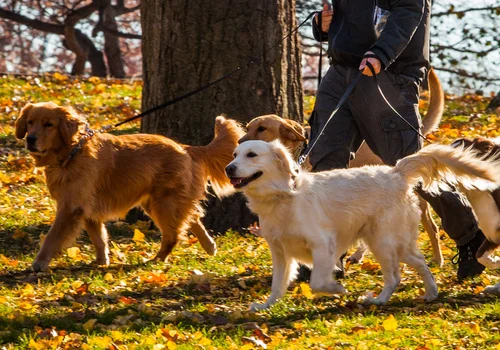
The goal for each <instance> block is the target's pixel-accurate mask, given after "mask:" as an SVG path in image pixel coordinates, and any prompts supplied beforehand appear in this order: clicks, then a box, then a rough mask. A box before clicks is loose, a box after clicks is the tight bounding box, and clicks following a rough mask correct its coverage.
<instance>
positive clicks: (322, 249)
mask: <svg viewBox="0 0 500 350" xmlns="http://www.w3.org/2000/svg"><path fill="white" fill-rule="evenodd" d="M334 252H335V246H333V242H330V245H328V244H325V245H322V246H317V247H315V248H314V249H313V250H312V257H313V265H314V266H313V270H312V273H311V282H310V285H311V289H312V291H313V292H314V293H321V294H338V293H345V292H346V290H345V288H344V287H343V286H342V285H341V284H340V283H338V282H337V281H335V280H334V279H333V270H334V268H335V262H336V261H338V258H336V257H335V255H334Z"/></svg>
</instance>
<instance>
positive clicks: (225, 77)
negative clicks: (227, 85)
mask: <svg viewBox="0 0 500 350" xmlns="http://www.w3.org/2000/svg"><path fill="white" fill-rule="evenodd" d="M316 13H318V11H314V12H311V13H310V14H309V15H308V16H307V18H306V19H305V20H303V21H302V22H301V23H300V24H299V25H298V26H297V27H295V28H294V29H293V30H292V31H290V32H289V33H288V34H287V35H285V36H284V37H283V38H282V39H281V40H279V41H278V42H277V43H275V44H274V45H273V46H271V47H270V48H269V49H267V50H266V51H264V53H263V54H261V55H260V56H258V57H256V58H253V59H252V60H250V61H249V62H248V63H247V64H245V65H243V66H239V67H238V68H236V69H235V70H233V71H232V72H230V73H228V74H226V75H224V76H222V77H220V78H219V79H216V80H214V81H212V82H210V83H208V84H206V85H203V86H201V87H199V88H198V89H196V90H193V91H191V92H188V93H186V94H184V95H181V96H179V97H175V98H173V99H172V100H170V101H167V102H165V103H162V104H161V105H158V106H156V107H153V108H150V109H148V110H146V111H144V112H142V113H141V114H138V115H136V116H133V117H130V118H128V119H125V120H124V121H122V122H119V123H116V124H114V125H108V126H105V127H103V129H102V130H109V129H111V128H116V127H118V126H120V125H122V124H125V123H128V122H131V121H132V120H135V119H139V118H142V117H145V116H147V115H149V114H151V113H154V112H156V111H158V110H160V109H163V108H166V107H168V106H171V105H173V104H175V103H177V102H179V101H182V100H185V99H186V98H188V97H191V96H193V95H195V94H197V93H199V92H201V91H203V90H206V89H208V88H209V87H211V86H213V85H215V84H217V83H220V82H221V81H223V80H225V79H227V78H229V77H231V76H232V75H234V74H235V73H237V72H239V71H240V70H242V69H245V68H247V67H249V66H250V65H252V64H254V63H256V62H258V61H260V60H261V59H262V58H263V57H264V56H265V55H266V54H267V53H268V52H270V51H271V50H273V49H274V48H275V47H277V46H278V45H280V44H281V43H282V42H283V41H285V40H286V39H288V38H289V37H291V36H292V34H294V33H295V32H296V31H297V30H299V28H300V27H302V26H303V25H304V24H306V23H307V22H308V21H309V20H310V19H311V18H312V17H313V16H314V15H315V14H316Z"/></svg>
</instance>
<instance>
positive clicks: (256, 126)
mask: <svg viewBox="0 0 500 350" xmlns="http://www.w3.org/2000/svg"><path fill="white" fill-rule="evenodd" d="M277 139H279V140H280V141H281V143H283V144H284V145H285V146H286V147H287V148H288V149H289V150H290V151H292V153H295V151H296V150H297V149H298V148H299V147H300V146H302V142H305V141H307V138H306V137H305V131H304V128H303V127H302V125H300V124H299V123H297V122H296V121H295V120H291V119H283V118H280V117H278V116H277V115H274V114H269V115H263V116H260V117H257V118H254V119H252V120H251V121H250V122H249V123H248V124H247V133H246V134H245V136H243V137H242V138H241V139H240V140H239V141H238V142H239V143H242V142H245V141H250V140H261V141H266V142H270V141H274V140H277Z"/></svg>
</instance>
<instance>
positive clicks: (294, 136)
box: [279, 119, 307, 142]
mask: <svg viewBox="0 0 500 350" xmlns="http://www.w3.org/2000/svg"><path fill="white" fill-rule="evenodd" d="M279 132H280V136H281V137H282V138H283V139H285V140H290V141H302V142H305V141H307V139H306V138H305V136H304V128H303V127H302V126H301V125H300V124H299V123H297V122H296V121H294V120H290V119H283V123H281V124H280V129H279Z"/></svg>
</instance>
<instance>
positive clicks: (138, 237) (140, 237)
mask: <svg viewBox="0 0 500 350" xmlns="http://www.w3.org/2000/svg"><path fill="white" fill-rule="evenodd" d="M144 237H145V236H144V233H142V232H141V231H139V230H138V229H135V230H134V237H133V238H132V239H133V240H134V242H144V241H145V239H144Z"/></svg>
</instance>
